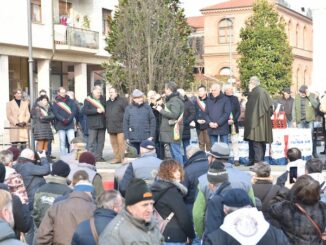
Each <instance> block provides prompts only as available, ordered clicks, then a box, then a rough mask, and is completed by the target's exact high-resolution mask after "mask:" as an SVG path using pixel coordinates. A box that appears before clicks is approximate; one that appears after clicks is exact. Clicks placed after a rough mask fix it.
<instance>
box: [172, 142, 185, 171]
mask: <svg viewBox="0 0 326 245" xmlns="http://www.w3.org/2000/svg"><path fill="white" fill-rule="evenodd" d="M169 146H170V152H171V156H172V158H173V159H174V160H176V161H178V162H179V163H180V164H181V165H183V157H182V153H181V143H180V142H178V143H170V144H169Z"/></svg>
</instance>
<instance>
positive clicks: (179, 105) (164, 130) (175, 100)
mask: <svg viewBox="0 0 326 245" xmlns="http://www.w3.org/2000/svg"><path fill="white" fill-rule="evenodd" d="M183 111H184V102H183V100H182V98H181V97H180V95H179V93H178V92H174V93H172V94H171V95H169V96H167V98H166V104H165V108H164V109H163V110H161V111H160V114H161V115H162V122H161V126H160V142H163V143H173V142H179V141H180V140H182V132H183V120H181V122H180V123H179V133H180V140H178V141H175V140H174V137H173V129H174V126H175V125H170V124H169V120H172V121H176V120H178V118H179V117H180V115H181V114H182V113H183Z"/></svg>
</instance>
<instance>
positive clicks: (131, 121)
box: [123, 103, 156, 142]
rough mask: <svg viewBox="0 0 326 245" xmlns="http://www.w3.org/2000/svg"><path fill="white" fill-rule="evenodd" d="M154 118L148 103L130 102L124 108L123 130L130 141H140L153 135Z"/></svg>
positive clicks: (154, 127)
mask: <svg viewBox="0 0 326 245" xmlns="http://www.w3.org/2000/svg"><path fill="white" fill-rule="evenodd" d="M155 129H156V119H155V117H154V114H153V111H152V108H151V107H150V106H149V105H148V104H145V103H143V104H141V105H137V104H135V103H132V104H130V105H128V106H127V107H126V109H125V114H124V117H123V132H124V135H125V138H126V139H128V140H130V142H142V141H143V140H145V139H148V138H149V137H153V139H154V137H155Z"/></svg>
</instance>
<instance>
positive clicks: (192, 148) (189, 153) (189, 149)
mask: <svg viewBox="0 0 326 245" xmlns="http://www.w3.org/2000/svg"><path fill="white" fill-rule="evenodd" d="M198 151H200V148H199V146H198V145H196V144H190V145H188V146H187V147H186V153H187V158H188V159H189V158H190V157H192V155H194V154H195V153H196V152H198Z"/></svg>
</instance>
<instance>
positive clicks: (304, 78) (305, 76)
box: [303, 68, 308, 84]
mask: <svg viewBox="0 0 326 245" xmlns="http://www.w3.org/2000/svg"><path fill="white" fill-rule="evenodd" d="M307 82H308V70H307V68H306V69H305V70H304V72H303V84H307Z"/></svg>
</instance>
